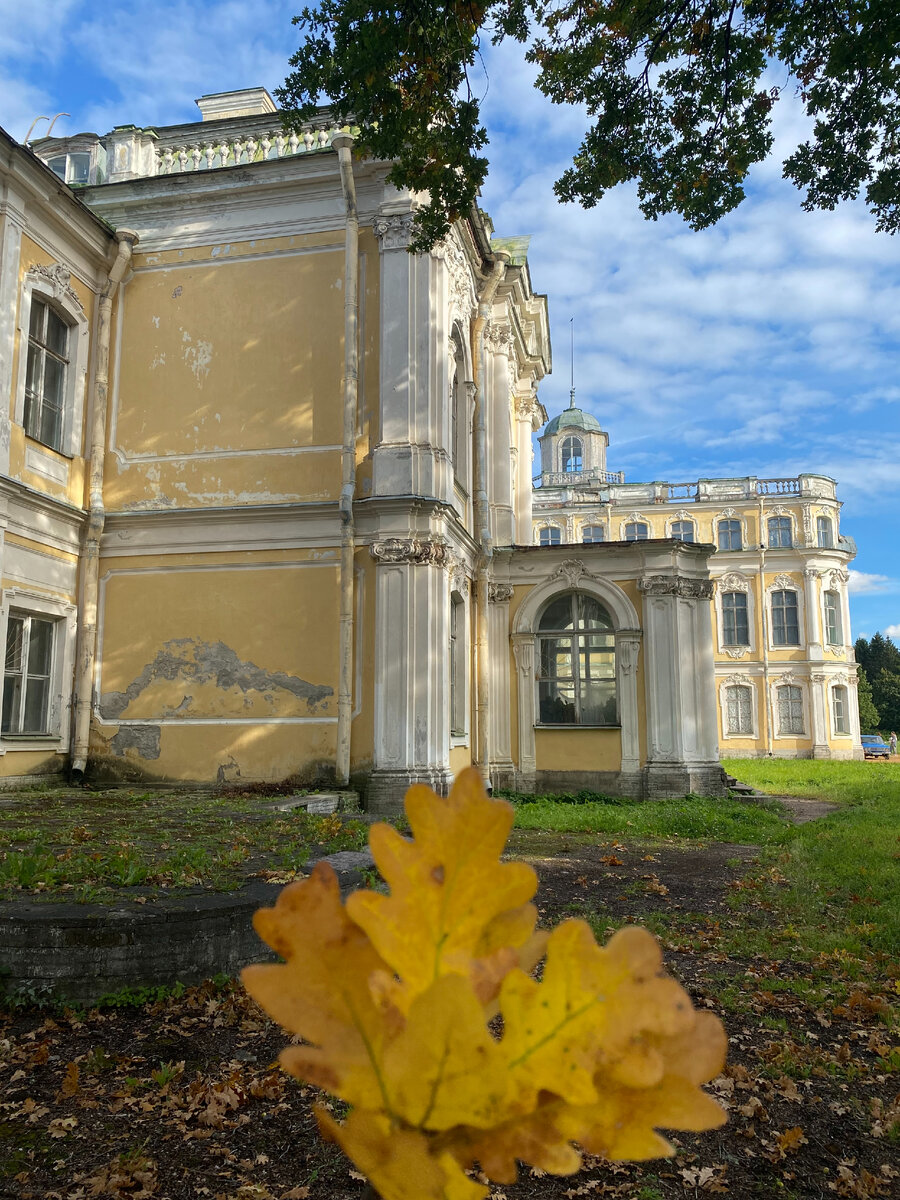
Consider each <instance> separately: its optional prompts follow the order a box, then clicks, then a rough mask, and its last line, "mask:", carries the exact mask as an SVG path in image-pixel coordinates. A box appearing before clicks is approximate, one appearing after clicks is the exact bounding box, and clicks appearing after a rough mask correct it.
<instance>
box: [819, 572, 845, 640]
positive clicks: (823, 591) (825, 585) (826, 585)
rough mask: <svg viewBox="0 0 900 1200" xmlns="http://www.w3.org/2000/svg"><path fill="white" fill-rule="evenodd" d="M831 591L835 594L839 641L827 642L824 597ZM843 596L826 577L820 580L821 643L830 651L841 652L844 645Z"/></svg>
mask: <svg viewBox="0 0 900 1200" xmlns="http://www.w3.org/2000/svg"><path fill="white" fill-rule="evenodd" d="M829 592H831V593H832V594H833V595H835V596H837V615H838V622H839V623H840V627H841V640H840V641H839V642H829V640H828V613H827V610H826V607H825V597H826V596H827V595H828V593H829ZM844 607H845V605H844V596H843V593H842V592H841V589H840V588H839V587H834V586H833V585H832V584H831V583H830V581H829V580H828V579H827V578H826V579H823V580H822V587H821V588H820V589H819V621H820V623H821V629H822V645H823V646H824V647H825V649H826V650H830V651H832V652H834V651H838V652H840V653H843V651H844V648H845V646H846V637H847V634H846V630H845V629H844Z"/></svg>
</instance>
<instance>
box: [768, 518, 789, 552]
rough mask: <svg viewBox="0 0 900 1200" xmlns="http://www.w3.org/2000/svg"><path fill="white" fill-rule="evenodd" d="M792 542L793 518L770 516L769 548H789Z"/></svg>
mask: <svg viewBox="0 0 900 1200" xmlns="http://www.w3.org/2000/svg"><path fill="white" fill-rule="evenodd" d="M792 544H793V543H792V540H791V518H790V517H769V549H770V550H789V549H790V548H791V546H792Z"/></svg>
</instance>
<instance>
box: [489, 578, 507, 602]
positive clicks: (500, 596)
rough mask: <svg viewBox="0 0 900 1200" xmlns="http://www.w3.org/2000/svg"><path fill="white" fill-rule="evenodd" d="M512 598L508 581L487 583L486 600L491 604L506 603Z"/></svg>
mask: <svg viewBox="0 0 900 1200" xmlns="http://www.w3.org/2000/svg"><path fill="white" fill-rule="evenodd" d="M512 598H513V589H512V587H511V586H510V585H509V584H508V583H489V584H488V600H490V602H491V603H492V604H508V603H509V601H510V600H512Z"/></svg>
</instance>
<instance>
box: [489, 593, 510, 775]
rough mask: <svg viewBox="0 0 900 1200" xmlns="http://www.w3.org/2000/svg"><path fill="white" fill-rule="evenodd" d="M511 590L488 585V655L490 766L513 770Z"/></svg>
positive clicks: (494, 769)
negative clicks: (510, 659) (510, 652)
mask: <svg viewBox="0 0 900 1200" xmlns="http://www.w3.org/2000/svg"><path fill="white" fill-rule="evenodd" d="M512 594H513V590H512V588H511V587H510V586H509V585H508V584H506V583H492V584H490V585H489V587H488V599H489V601H490V607H489V609H488V658H489V674H490V690H491V707H490V726H491V738H490V746H491V762H490V769H491V772H492V774H493V772H494V771H498V772H503V773H504V774H506V773H508V772H510V771H512V769H513V761H512V739H511V730H510V703H509V694H510V688H511V680H510V677H509V602H510V600H511V599H512Z"/></svg>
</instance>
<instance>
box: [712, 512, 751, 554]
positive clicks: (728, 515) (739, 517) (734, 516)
mask: <svg viewBox="0 0 900 1200" xmlns="http://www.w3.org/2000/svg"><path fill="white" fill-rule="evenodd" d="M712 521H713V527H712V533H713V538H712V541H713V545H714V546H715V548H716V553H717V554H742V553H743V552H744V551H745V550H746V549H747V545H748V543H747V521H746V519H745V517H744V515H743V513H739V512H738V511H737V509H734V508H725V509H723V510H722V511H721V512H718V513H716V515H715V516H714V517H713V519H712ZM720 521H737V523H738V524H739V525H740V527H741V548H740V550H720V549H719V522H720Z"/></svg>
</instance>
